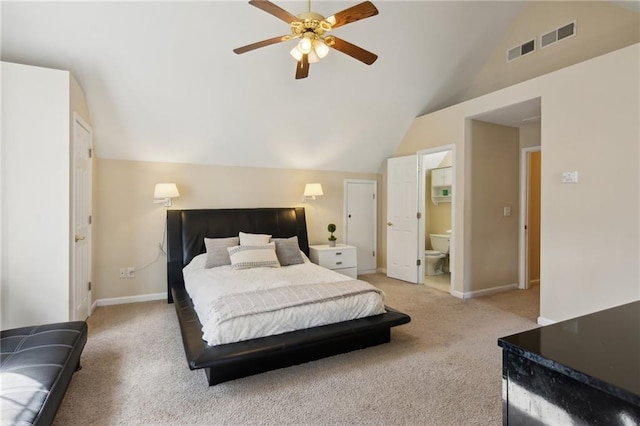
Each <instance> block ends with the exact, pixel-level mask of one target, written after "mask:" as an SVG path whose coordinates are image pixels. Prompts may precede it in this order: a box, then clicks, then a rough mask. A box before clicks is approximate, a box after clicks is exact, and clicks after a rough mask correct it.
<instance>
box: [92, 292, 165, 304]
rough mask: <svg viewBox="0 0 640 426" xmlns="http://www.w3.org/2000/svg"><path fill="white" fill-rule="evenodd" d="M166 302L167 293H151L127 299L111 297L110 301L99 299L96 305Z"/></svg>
mask: <svg viewBox="0 0 640 426" xmlns="http://www.w3.org/2000/svg"><path fill="white" fill-rule="evenodd" d="M163 299H164V300H166V299H167V293H151V294H141V295H138V296H127V297H111V298H109V299H98V300H96V301H95V303H94V305H97V306H109V305H122V304H125V303H138V302H149V301H151V300H163Z"/></svg>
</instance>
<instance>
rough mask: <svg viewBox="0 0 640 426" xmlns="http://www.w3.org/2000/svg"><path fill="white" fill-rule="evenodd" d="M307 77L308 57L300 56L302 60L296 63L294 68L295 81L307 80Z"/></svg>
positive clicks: (305, 55)
mask: <svg viewBox="0 0 640 426" xmlns="http://www.w3.org/2000/svg"><path fill="white" fill-rule="evenodd" d="M308 76H309V55H307V54H306V53H305V54H304V55H302V59H300V60H299V61H298V65H297V66H296V80H299V79H301V78H307V77H308Z"/></svg>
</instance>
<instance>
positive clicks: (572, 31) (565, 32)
mask: <svg viewBox="0 0 640 426" xmlns="http://www.w3.org/2000/svg"><path fill="white" fill-rule="evenodd" d="M574 35H576V21H573V22H571V23H570V24H567V25H565V26H563V27H560V28H556V29H555V30H553V31H551V32H548V33H546V34H542V35H541V36H540V47H547V46H549V45H552V44H553V43H556V42H558V41H560V40H564V39H565V38H569V37H573V36H574Z"/></svg>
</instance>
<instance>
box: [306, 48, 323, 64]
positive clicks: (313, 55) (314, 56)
mask: <svg viewBox="0 0 640 426" xmlns="http://www.w3.org/2000/svg"><path fill="white" fill-rule="evenodd" d="M308 58H309V63H310V64H315V63H316V62H320V58H319V57H318V55H317V54H316V51H315V50H311V52H309V54H308Z"/></svg>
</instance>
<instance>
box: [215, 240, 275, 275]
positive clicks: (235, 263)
mask: <svg viewBox="0 0 640 426" xmlns="http://www.w3.org/2000/svg"><path fill="white" fill-rule="evenodd" d="M227 251H228V252H229V257H230V259H231V267H232V268H233V269H249V268H279V267H280V263H278V257H277V256H276V248H275V246H274V244H273V243H269V244H262V245H259V246H243V245H239V246H237V247H229V248H227Z"/></svg>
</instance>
